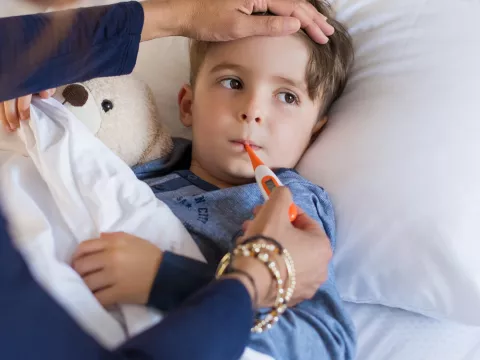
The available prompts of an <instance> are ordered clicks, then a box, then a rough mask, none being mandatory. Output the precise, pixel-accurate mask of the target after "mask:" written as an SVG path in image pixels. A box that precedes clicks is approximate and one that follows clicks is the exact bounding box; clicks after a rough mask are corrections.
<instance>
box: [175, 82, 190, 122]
mask: <svg viewBox="0 0 480 360" xmlns="http://www.w3.org/2000/svg"><path fill="white" fill-rule="evenodd" d="M177 101H178V107H179V109H180V121H181V122H182V124H183V125H184V126H186V127H191V126H192V122H193V116H192V104H193V91H192V87H191V86H190V85H183V87H182V88H181V89H180V91H179V92H178V99H177Z"/></svg>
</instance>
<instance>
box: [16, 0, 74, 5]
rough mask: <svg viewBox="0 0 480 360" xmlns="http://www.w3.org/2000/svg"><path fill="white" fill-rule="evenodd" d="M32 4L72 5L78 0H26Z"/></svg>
mask: <svg viewBox="0 0 480 360" xmlns="http://www.w3.org/2000/svg"><path fill="white" fill-rule="evenodd" d="M25 1H27V2H29V3H32V4H37V5H42V6H59V5H70V4H73V3H75V2H77V0H25Z"/></svg>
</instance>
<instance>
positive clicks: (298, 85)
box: [273, 75, 307, 91]
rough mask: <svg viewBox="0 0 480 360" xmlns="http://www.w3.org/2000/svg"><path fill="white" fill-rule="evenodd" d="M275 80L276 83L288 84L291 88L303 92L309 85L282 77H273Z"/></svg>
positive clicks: (302, 81)
mask: <svg viewBox="0 0 480 360" xmlns="http://www.w3.org/2000/svg"><path fill="white" fill-rule="evenodd" d="M273 79H274V80H276V81H280V82H283V83H286V84H288V85H290V86H293V87H296V88H297V89H300V90H302V91H306V90H307V84H306V83H305V81H304V80H293V79H290V78H287V77H285V76H280V75H277V76H273Z"/></svg>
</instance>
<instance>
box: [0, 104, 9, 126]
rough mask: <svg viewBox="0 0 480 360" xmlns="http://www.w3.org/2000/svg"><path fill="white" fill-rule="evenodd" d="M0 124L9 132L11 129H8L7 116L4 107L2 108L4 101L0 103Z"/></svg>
mask: <svg viewBox="0 0 480 360" xmlns="http://www.w3.org/2000/svg"><path fill="white" fill-rule="evenodd" d="M0 124H1V125H2V126H3V128H4V129H5V130H6V131H8V132H11V131H12V129H10V125H9V124H8V122H7V117H6V116H5V108H4V103H3V102H2V103H0Z"/></svg>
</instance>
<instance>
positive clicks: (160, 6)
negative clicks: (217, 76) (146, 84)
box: [26, 0, 334, 44]
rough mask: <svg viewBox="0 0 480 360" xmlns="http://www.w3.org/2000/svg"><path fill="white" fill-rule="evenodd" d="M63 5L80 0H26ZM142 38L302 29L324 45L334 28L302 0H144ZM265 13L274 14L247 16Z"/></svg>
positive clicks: (225, 36)
mask: <svg viewBox="0 0 480 360" xmlns="http://www.w3.org/2000/svg"><path fill="white" fill-rule="evenodd" d="M26 1H29V2H31V3H36V4H40V5H48V6H64V5H70V4H73V3H75V2H78V3H80V4H81V0H26ZM142 6H143V7H144V10H145V24H144V31H143V33H142V40H151V39H153V38H157V37H162V36H168V35H181V36H186V37H190V38H194V39H197V40H204V41H227V40H235V39H239V38H243V37H247V36H254V35H265V36H282V35H289V34H292V33H295V32H297V31H298V30H299V29H304V30H305V32H306V33H307V34H308V35H309V36H310V37H311V38H312V39H313V40H314V41H316V42H318V43H320V44H325V43H327V42H328V36H330V35H332V34H333V33H334V28H333V27H332V26H331V25H330V24H328V22H327V20H328V19H327V18H326V17H325V16H324V15H322V14H320V13H319V12H318V11H317V10H316V9H315V7H314V6H313V5H312V4H310V3H309V2H308V1H306V0H147V1H144V2H143V3H142ZM264 12H269V13H272V14H275V15H276V16H250V15H252V14H254V13H264Z"/></svg>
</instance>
